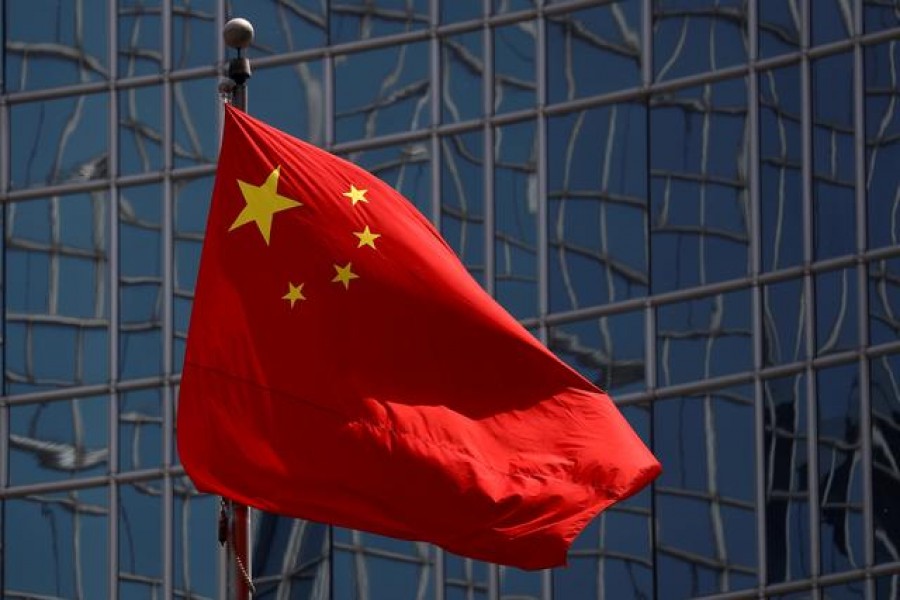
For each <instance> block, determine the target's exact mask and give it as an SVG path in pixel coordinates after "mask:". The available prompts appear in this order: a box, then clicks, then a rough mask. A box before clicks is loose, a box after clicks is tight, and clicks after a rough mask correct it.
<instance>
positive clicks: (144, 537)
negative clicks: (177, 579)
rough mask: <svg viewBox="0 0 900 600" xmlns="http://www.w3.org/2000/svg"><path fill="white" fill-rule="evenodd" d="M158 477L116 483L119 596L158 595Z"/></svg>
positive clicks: (144, 596)
mask: <svg viewBox="0 0 900 600" xmlns="http://www.w3.org/2000/svg"><path fill="white" fill-rule="evenodd" d="M162 492H163V486H162V482H161V481H160V480H152V481H144V482H140V483H132V484H124V485H121V486H119V596H120V597H122V598H159V597H161V595H162V538H163V532H162Z"/></svg>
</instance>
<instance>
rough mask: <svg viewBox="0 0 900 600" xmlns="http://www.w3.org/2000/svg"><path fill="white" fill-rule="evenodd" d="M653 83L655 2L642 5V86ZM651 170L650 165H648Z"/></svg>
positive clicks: (649, 0)
mask: <svg viewBox="0 0 900 600" xmlns="http://www.w3.org/2000/svg"><path fill="white" fill-rule="evenodd" d="M652 83H653V0H643V2H642V3H641V84H642V85H643V87H645V88H647V87H649V86H650V84H652ZM648 168H649V165H648Z"/></svg>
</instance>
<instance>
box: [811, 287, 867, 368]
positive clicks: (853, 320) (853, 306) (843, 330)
mask: <svg viewBox="0 0 900 600" xmlns="http://www.w3.org/2000/svg"><path fill="white" fill-rule="evenodd" d="M856 281H857V280H856V270H855V269H841V270H839V271H829V272H826V273H818V274H817V275H816V352H817V353H818V354H819V355H822V354H830V353H833V352H839V351H841V350H849V349H851V348H856V347H857V344H858V340H859V334H858V331H857V328H858V326H857V323H858V322H859V315H858V314H857V306H858V304H859V302H858V301H857V298H858V295H857V291H856Z"/></svg>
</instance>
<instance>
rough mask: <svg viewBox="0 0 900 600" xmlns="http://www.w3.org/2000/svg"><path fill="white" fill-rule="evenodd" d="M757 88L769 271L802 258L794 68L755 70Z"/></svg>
mask: <svg viewBox="0 0 900 600" xmlns="http://www.w3.org/2000/svg"><path fill="white" fill-rule="evenodd" d="M767 6H768V4H767ZM759 90H760V95H759V179H760V182H759V183H760V194H759V195H760V218H761V221H762V222H761V227H762V240H761V241H762V243H761V244H760V245H761V251H762V268H763V269H764V270H766V271H769V270H773V271H774V270H778V269H782V268H785V267H790V266H793V265H799V264H801V263H802V262H803V247H804V244H803V235H804V233H803V181H802V174H801V160H802V148H801V132H800V70H799V68H798V67H797V66H790V67H784V68H781V69H775V70H773V71H766V72H764V73H760V75H759Z"/></svg>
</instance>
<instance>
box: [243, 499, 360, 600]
mask: <svg viewBox="0 0 900 600" xmlns="http://www.w3.org/2000/svg"><path fill="white" fill-rule="evenodd" d="M254 516H255V518H256V527H255V528H254V534H253V535H254V537H253V544H254V547H253V579H254V581H255V582H256V587H257V593H258V594H259V595H260V596H261V597H271V598H273V599H274V598H279V597H285V596H288V597H291V598H301V599H304V600H305V599H309V600H316V599H318V598H331V594H330V592H329V591H328V587H329V580H330V577H331V571H330V568H329V556H330V543H331V534H330V527H329V526H328V525H323V524H320V523H314V522H312V521H302V520H299V519H289V518H287V517H281V516H278V515H273V514H268V513H262V512H255V513H254ZM340 576H341V577H345V576H346V575H345V574H343V573H342V574H340ZM287 590H290V592H289V593H288V592H287ZM267 594H268V596H267Z"/></svg>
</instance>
